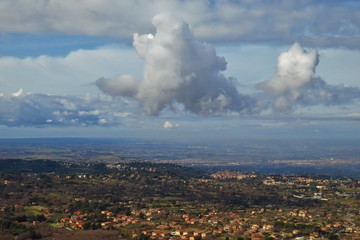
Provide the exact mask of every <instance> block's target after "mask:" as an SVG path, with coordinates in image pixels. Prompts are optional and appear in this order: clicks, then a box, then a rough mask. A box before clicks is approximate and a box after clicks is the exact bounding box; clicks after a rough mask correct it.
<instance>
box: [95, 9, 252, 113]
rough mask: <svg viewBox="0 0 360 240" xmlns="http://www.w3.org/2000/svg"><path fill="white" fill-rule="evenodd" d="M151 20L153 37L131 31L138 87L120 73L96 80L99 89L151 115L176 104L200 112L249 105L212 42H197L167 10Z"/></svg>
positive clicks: (240, 107)
mask: <svg viewBox="0 0 360 240" xmlns="http://www.w3.org/2000/svg"><path fill="white" fill-rule="evenodd" d="M152 22H153V24H154V25H155V27H156V34H155V35H152V34H144V35H139V34H134V42H133V45H134V47H135V48H136V50H137V52H138V54H139V55H140V56H141V57H142V58H143V59H144V61H145V66H144V76H143V80H142V81H141V82H139V85H138V88H137V91H135V87H136V86H137V83H136V81H135V80H132V78H130V77H127V78H126V80H124V76H120V77H119V78H115V79H114V78H112V79H104V78H101V79H99V80H97V82H96V84H97V86H98V87H99V88H100V89H101V90H102V91H104V92H105V93H108V94H110V95H112V96H115V95H118V96H126V97H129V96H130V97H132V98H134V99H136V100H137V101H139V102H140V104H141V105H142V108H143V110H144V112H145V113H146V114H149V115H158V114H159V113H160V112H161V111H162V110H163V109H164V108H166V107H170V108H171V107H172V106H173V104H174V103H180V104H183V105H184V107H185V109H186V110H187V111H189V112H193V113H201V114H209V113H215V112H226V111H238V112H242V111H247V110H249V109H250V105H251V104H252V101H251V99H249V98H248V97H244V96H242V95H241V94H240V93H239V92H238V90H237V88H236V83H235V79H233V78H227V77H225V76H224V75H223V74H222V73H221V72H222V71H224V70H225V69H226V64H227V63H226V61H225V59H224V58H223V57H221V56H218V55H217V53H216V50H215V48H214V47H213V46H212V45H210V44H208V43H205V42H201V41H198V40H197V39H196V38H195V37H194V36H193V33H192V32H191V29H190V26H189V25H188V24H187V23H186V22H184V21H183V20H181V19H180V18H177V17H175V16H173V15H171V14H159V15H156V16H155V17H154V18H153V20H152ZM119 79H120V80H119ZM129 85H130V87H129ZM129 88H130V89H129ZM131 94H132V95H131Z"/></svg>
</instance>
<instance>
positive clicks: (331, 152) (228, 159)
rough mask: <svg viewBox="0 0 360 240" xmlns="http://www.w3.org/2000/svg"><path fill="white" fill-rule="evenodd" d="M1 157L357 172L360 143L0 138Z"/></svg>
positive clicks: (263, 170) (264, 170) (359, 172)
mask: <svg viewBox="0 0 360 240" xmlns="http://www.w3.org/2000/svg"><path fill="white" fill-rule="evenodd" d="M0 152H1V159H28V160H36V159H46V160H58V161H75V162H105V163H109V162H119V161H122V162H142V161H151V162H160V163H176V164H181V165H185V166H193V167H198V168H207V169H222V170H239V171H254V172H260V173H275V174H286V173H317V174H325V175H341V176H353V177H359V176H360V159H359V156H360V144H359V141H354V140H353V139H352V140H332V139H329V140H318V139H316V140H309V139H294V140H289V139H286V140H279V139H276V140H274V139H273V140H271V139H269V140H264V139H262V140H254V139H252V140H238V141H231V142H230V141H228V142H211V141H208V142H202V143H200V142H186V141H165V140H164V141H161V140H149V139H110V138H109V139H106V138H98V139H96V138H37V139H0Z"/></svg>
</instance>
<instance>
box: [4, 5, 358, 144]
mask: <svg viewBox="0 0 360 240" xmlns="http://www.w3.org/2000/svg"><path fill="white" fill-rule="evenodd" d="M0 12H1V14H0V137H2V138H12V137H119V138H121V137H134V138H165V139H198V140H201V139H206V140H208V139H214V140H219V141H220V140H231V139H240V138H339V139H341V138H354V139H359V136H360V79H359V76H360V68H359V63H360V2H359V1H355V0H343V1H335V0H272V1H265V0H262V1H261V0H251V1H249V0H219V1H214V0H204V1H200V0H199V1H196V0H152V1H145V0H139V1H133V0H122V1H119V0H107V1H100V0H93V1H85V0H78V1H70V0H34V1H26V0H2V1H1V2H0Z"/></svg>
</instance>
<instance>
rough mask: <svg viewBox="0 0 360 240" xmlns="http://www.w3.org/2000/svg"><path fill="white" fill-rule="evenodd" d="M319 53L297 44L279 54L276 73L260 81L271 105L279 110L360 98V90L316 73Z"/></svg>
mask: <svg viewBox="0 0 360 240" xmlns="http://www.w3.org/2000/svg"><path fill="white" fill-rule="evenodd" d="M318 63H319V54H318V52H317V50H315V49H313V50H310V51H306V50H305V49H303V48H302V46H301V45H300V44H299V43H294V44H293V45H292V46H291V47H290V48H289V49H288V50H287V51H285V52H283V53H281V54H280V56H279V57H278V64H277V72H276V74H275V75H274V76H273V77H272V78H270V79H269V80H266V81H264V82H261V83H259V84H258V88H259V89H261V90H263V91H264V92H265V93H266V94H267V95H269V96H271V97H270V99H271V100H270V105H271V107H272V108H273V109H274V110H275V111H277V112H286V111H291V110H293V109H294V107H296V106H298V105H303V106H313V105H320V104H323V105H341V104H347V103H350V102H352V101H354V100H357V99H360V89H359V88H357V87H345V86H343V85H331V84H328V83H326V82H325V81H324V80H323V79H321V77H319V76H316V75H315V70H316V67H317V65H318Z"/></svg>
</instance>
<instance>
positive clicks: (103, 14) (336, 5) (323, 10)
mask: <svg viewBox="0 0 360 240" xmlns="http://www.w3.org/2000/svg"><path fill="white" fill-rule="evenodd" d="M359 7H360V4H359V3H358V1H354V0H343V1H318V0H287V1H283V0H273V1H263V0H252V1H248V0H237V1H233V0H222V1H191V0H152V1H133V0H122V1H118V0H107V1H87V0H77V1H68V0H66V1H64V0H37V1H23V0H2V1H1V2H0V9H1V10H2V11H1V15H0V32H3V33H6V32H25V33H48V32H52V33H60V34H70V35H71V34H74V35H90V36H112V37H118V38H126V39H130V38H131V36H132V34H133V32H135V31H140V32H148V31H151V30H152V26H151V25H150V24H149V20H150V19H151V18H152V16H154V15H155V14H157V13H159V12H173V13H177V14H178V15H179V16H180V17H182V18H183V19H187V21H189V23H190V24H191V25H192V26H193V31H194V33H195V35H196V36H197V37H199V38H201V39H204V40H207V41H222V42H224V41H225V42H248V43H254V42H256V43H259V42H262V43H269V42H270V43H277V44H289V43H291V42H294V41H301V42H302V43H306V44H307V45H313V46H319V47H320V46H321V47H330V46H331V47H338V46H345V47H349V48H357V49H359V48H360V18H359ZM134 13H136V14H134Z"/></svg>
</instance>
